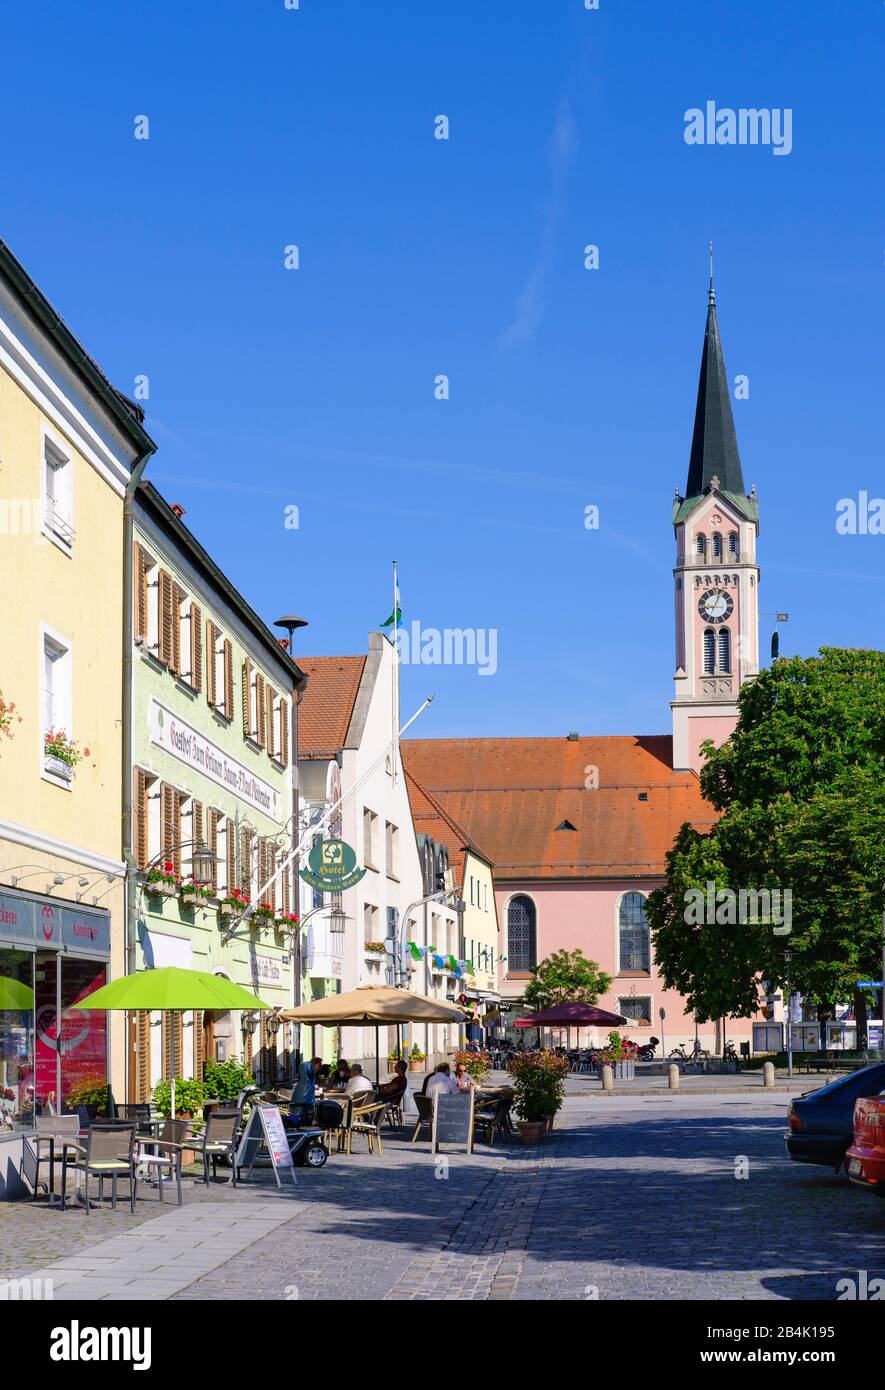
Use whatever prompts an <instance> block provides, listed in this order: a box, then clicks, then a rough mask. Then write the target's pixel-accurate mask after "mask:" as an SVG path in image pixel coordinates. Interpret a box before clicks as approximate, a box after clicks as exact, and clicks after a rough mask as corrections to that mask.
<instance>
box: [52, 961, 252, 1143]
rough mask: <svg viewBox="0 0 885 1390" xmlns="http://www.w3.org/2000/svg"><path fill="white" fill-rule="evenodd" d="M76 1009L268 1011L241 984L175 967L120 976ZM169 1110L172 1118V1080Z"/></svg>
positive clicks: (173, 1085) (218, 976) (206, 973)
mask: <svg viewBox="0 0 885 1390" xmlns="http://www.w3.org/2000/svg"><path fill="white" fill-rule="evenodd" d="M77 1008H78V1009H133V1010H135V1009H148V1010H155V1009H158V1010H166V1009H168V1010H170V1011H177V1012H180V1013H181V1012H184V1011H185V1010H189V1009H224V1010H227V1009H271V1008H273V1005H272V1004H265V1003H264V1001H263V1000H262V999H259V998H258V997H257V995H255V994H250V993H249V991H248V990H247V989H244V987H243V986H242V985H235V984H234V983H233V981H232V980H227V979H225V978H224V976H223V975H210V974H209V972H208V971H207V970H184V969H182V967H181V966H179V965H166V966H162V967H161V968H160V969H159V970H139V971H138V973H137V974H135V975H121V976H120V978H119V979H118V980H112V981H111V983H110V984H109V985H102V987H101V989H97V990H95V992H94V993H93V994H90V995H87V997H86V998H85V999H78V1000H77ZM170 1109H171V1111H172V1114H173V1116H174V1115H175V1078H174V1077H173V1078H172V1087H171V1104H170Z"/></svg>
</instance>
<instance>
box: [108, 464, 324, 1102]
mask: <svg viewBox="0 0 885 1390" xmlns="http://www.w3.org/2000/svg"><path fill="white" fill-rule="evenodd" d="M133 572H134V576H135V583H134V595H133V609H134V615H133V653H134V665H135V676H134V681H133V703H132V728H133V763H134V766H133V770H132V820H133V852H134V859H135V865H136V875H135V883H134V904H135V910H134V914H133V915H134V923H135V932H134V941H133V943H132V944H133V959H132V963H131V968H132V969H136V970H142V969H145V968H147V967H150V966H154V967H162V966H169V965H175V966H180V967H184V968H186V969H196V970H204V971H208V972H209V973H212V974H217V975H220V976H223V977H225V978H227V979H229V980H232V981H234V982H235V983H236V984H240V985H243V986H245V987H246V988H247V989H249V990H251V991H252V992H253V993H254V994H255V995H256V996H257V997H260V998H261V999H262V1001H263V1002H264V1003H266V1004H270V1005H272V1006H273V1012H270V1013H268V1012H266V1011H255V1012H250V1011H249V1010H236V1011H230V1012H226V1011H225V1012H220V1011H206V1012H204V1013H200V1012H191V1013H186V1014H184V1015H181V1014H178V1013H174V1012H168V1013H159V1012H157V1013H148V1012H146V1011H145V1012H142V1013H139V1014H137V1015H133V1016H132V1025H131V1026H132V1037H131V1040H130V1046H131V1049H132V1057H133V1065H132V1068H131V1078H130V1081H131V1084H130V1093H131V1096H132V1099H134V1100H144V1099H147V1097H148V1096H149V1094H150V1092H151V1090H152V1088H153V1086H154V1085H155V1084H156V1082H157V1081H158V1080H159V1079H160V1078H167V1079H168V1078H171V1077H172V1076H185V1077H189V1076H197V1077H199V1076H200V1075H201V1071H202V1067H203V1064H204V1063H205V1061H206V1060H207V1059H208V1060H212V1061H221V1062H223V1061H228V1060H231V1059H233V1058H237V1059H244V1060H245V1062H246V1063H247V1065H248V1066H250V1067H251V1069H252V1071H253V1074H254V1076H255V1077H256V1079H257V1080H258V1081H259V1082H261V1083H264V1084H273V1083H274V1082H276V1081H277V1080H280V1079H288V1077H289V1076H290V1074H291V1071H292V1066H293V1064H294V1054H293V1053H292V1050H291V1046H290V1044H291V1037H292V1035H291V1027H290V1025H286V1024H285V1023H283V1022H282V1021H281V1020H278V1018H277V1016H276V1015H277V1011H278V1010H279V1009H282V1008H285V1007H289V1006H291V1005H292V1004H294V1003H296V1002H297V977H296V971H295V968H294V950H295V946H294V941H295V930H294V924H292V925H287V924H286V920H285V919H286V916H287V914H295V913H296V912H297V890H296V887H295V878H294V875H295V870H294V867H293V866H292V864H289V865H288V866H287V865H286V860H287V859H288V858H289V857H290V856H291V852H292V850H293V848H294V846H295V844H296V843H297V835H296V833H295V828H296V825H297V766H296V759H295V754H294V750H295V748H296V747H297V713H298V697H299V693H300V691H301V689H302V688H303V686H304V683H305V682H304V677H303V675H302V673H301V671H300V670H299V668H298V666H297V665H296V664H295V663H294V662H293V661H292V660H291V659H290V657H289V655H288V654H287V652H286V650H285V649H284V647H283V646H282V645H281V643H280V640H279V639H278V638H277V637H276V636H275V635H274V634H273V633H272V632H271V631H270V630H269V629H268V627H267V626H266V625H265V624H264V622H263V621H262V620H261V619H260V618H259V616H258V615H257V614H256V613H255V612H254V611H253V609H252V608H251V607H250V606H249V605H248V603H247V602H246V600H245V599H244V598H243V597H242V595H241V594H240V593H239V592H238V591H237V590H235V589H234V587H233V586H232V585H231V584H230V582H229V581H228V580H227V579H226V578H225V576H224V575H223V574H222V573H221V571H220V570H219V569H218V568H217V566H216V565H215V564H214V562H213V561H212V560H211V558H210V556H209V555H208V554H207V552H206V551H205V550H204V549H203V547H202V546H201V545H200V543H199V542H198V541H197V539H196V537H195V536H193V535H192V534H191V532H190V531H189V530H188V528H187V527H186V526H185V524H184V522H183V520H182V518H181V515H180V509H177V508H174V507H171V506H170V505H169V504H168V503H167V502H166V501H165V499H164V498H163V497H161V496H160V494H159V493H158V492H157V491H156V489H155V488H153V487H152V486H150V485H149V484H148V483H146V482H142V483H141V484H140V485H139V487H138V489H137V491H136V496H135V536H134V548H133ZM201 847H206V848H208V850H209V851H210V853H211V856H212V863H213V868H212V872H211V875H210V877H209V879H208V880H199V878H198V876H197V875H196V874H195V870H194V861H195V857H197V855H198V850H199V849H200V848H201ZM169 880H171V883H170V882H169ZM176 885H178V886H176ZM237 896H238V897H239V901H232V899H236V898H237ZM247 903H248V904H251V905H252V907H253V908H256V907H257V908H259V909H260V911H259V912H257V913H256V912H253V913H251V914H249V915H246V916H244V914H243V907H244V906H245V905H246V904H247Z"/></svg>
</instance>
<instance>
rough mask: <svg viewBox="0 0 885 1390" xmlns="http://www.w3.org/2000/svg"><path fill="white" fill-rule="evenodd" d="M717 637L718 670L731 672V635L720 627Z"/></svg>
mask: <svg viewBox="0 0 885 1390" xmlns="http://www.w3.org/2000/svg"><path fill="white" fill-rule="evenodd" d="M718 637H719V670H720V671H730V670H731V633H730V632H729V630H728V628H727V627H721V628H720V629H719V633H718Z"/></svg>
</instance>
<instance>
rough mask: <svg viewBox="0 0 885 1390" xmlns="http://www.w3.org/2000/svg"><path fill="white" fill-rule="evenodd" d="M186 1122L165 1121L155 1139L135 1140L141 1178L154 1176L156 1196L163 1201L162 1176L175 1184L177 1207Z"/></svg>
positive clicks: (179, 1197) (179, 1199)
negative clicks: (156, 1188)
mask: <svg viewBox="0 0 885 1390" xmlns="http://www.w3.org/2000/svg"><path fill="white" fill-rule="evenodd" d="M187 1128H188V1122H187V1120H171V1119H167V1120H164V1122H163V1128H162V1130H161V1131H160V1133H159V1135H158V1136H157V1137H156V1138H153V1137H151V1138H144V1137H139V1138H137V1139H136V1141H135V1142H136V1145H137V1148H138V1154H137V1157H136V1162H137V1164H138V1168H139V1171H140V1173H141V1174H142V1176H143V1177H145V1178H148V1180H149V1181H151V1180H152V1179H150V1178H149V1177H148V1175H149V1174H152V1173H153V1174H156V1179H157V1187H158V1196H159V1199H160V1201H161V1202H162V1201H163V1178H164V1176H165V1177H167V1178H169V1179H170V1180H173V1181H174V1182H175V1187H176V1190H177V1192H178V1205H179V1206H181V1160H182V1156H183V1154H184V1139H185V1135H186V1134H187Z"/></svg>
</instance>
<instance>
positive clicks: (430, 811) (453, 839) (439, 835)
mask: <svg viewBox="0 0 885 1390" xmlns="http://www.w3.org/2000/svg"><path fill="white" fill-rule="evenodd" d="M401 747H405V745H401ZM405 772H406V786H407V788H408V792H409V805H410V807H411V810H412V823H413V825H414V827H415V834H416V835H429V836H430V838H431V839H432V840H435V841H436V843H437V844H439V845H445V847H446V849H447V850H448V855H449V864H450V865H451V866H452V868H453V869H454V871H455V883H456V884H457V885H458V886H459V887H460V886H461V885H462V884H463V883H464V863H465V860H466V858H467V850H471V851H472V852H473V853H474V854H475V855H477V857H478V858H480V859H484V860H485V861H486V863H490V862H491V861H490V860H489V856H488V855H487V854H485V853H484V852H483V850H481V849H480V848H479V845H477V844H476V842H475V840H473V838H472V837H471V835H470V834H469V833H468V832H467V831H466V830H465V829H464V827H463V825H459V823H458V822H457V821H456V820H455V817H454V816H453V815H451V813H450V812H449V811H447V810H446V808H445V806H443V805H442V803H441V802H439V801H437V799H436V797H435V796H432V795H431V793H430V792H429V791H428V790H427V788H426V787H423V786H422V785H421V783H420V782H419V781H418V779H417V778H416V777H415V776H413V774H412V773H411V772H410V771H409V769H408V767H406V769H405Z"/></svg>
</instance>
